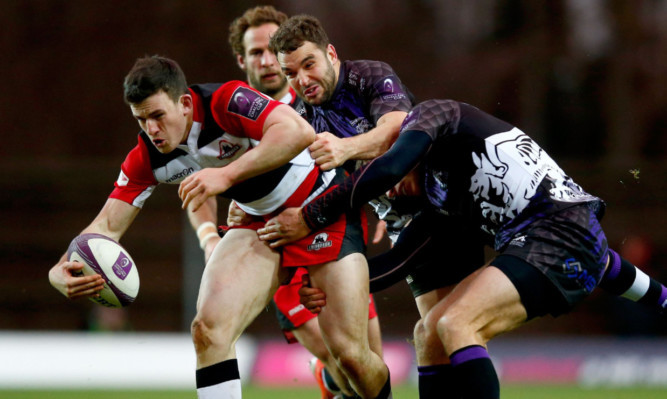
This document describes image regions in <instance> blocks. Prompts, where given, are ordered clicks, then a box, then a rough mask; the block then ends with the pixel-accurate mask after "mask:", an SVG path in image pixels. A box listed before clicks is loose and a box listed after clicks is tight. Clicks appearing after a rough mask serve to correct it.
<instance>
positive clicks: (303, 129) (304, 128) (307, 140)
mask: <svg viewBox="0 0 667 399" xmlns="http://www.w3.org/2000/svg"><path fill="white" fill-rule="evenodd" d="M298 137H299V139H298V140H297V142H298V145H299V148H301V149H302V150H303V149H305V148H308V146H309V145H311V144H313V143H314V142H315V140H316V139H317V134H316V133H315V130H314V129H313V127H312V126H310V125H309V124H308V123H307V122H305V121H304V122H303V123H301V124H300V126H299V135H298Z"/></svg>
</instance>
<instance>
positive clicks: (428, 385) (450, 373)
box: [417, 364, 460, 399]
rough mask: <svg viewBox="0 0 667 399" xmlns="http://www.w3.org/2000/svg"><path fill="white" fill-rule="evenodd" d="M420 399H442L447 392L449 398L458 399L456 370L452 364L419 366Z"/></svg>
mask: <svg viewBox="0 0 667 399" xmlns="http://www.w3.org/2000/svg"><path fill="white" fill-rule="evenodd" d="M417 371H418V372H419V399H430V398H442V397H443V393H444V392H447V396H446V397H447V398H452V399H456V398H459V397H460V395H458V393H457V389H456V388H457V386H456V379H455V378H454V369H453V367H452V365H451V364H435V365H432V366H419V367H417Z"/></svg>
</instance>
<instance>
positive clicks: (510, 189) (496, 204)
mask: <svg viewBox="0 0 667 399" xmlns="http://www.w3.org/2000/svg"><path fill="white" fill-rule="evenodd" d="M485 145H486V148H485V151H484V152H482V153H479V154H477V153H474V152H473V153H472V161H473V163H474V165H475V166H476V167H477V170H476V171H475V173H474V174H473V175H472V177H471V178H470V193H471V194H472V196H473V199H474V200H475V202H476V203H479V206H480V207H481V210H482V216H483V217H484V219H485V220H488V221H490V222H491V223H493V224H495V225H499V224H502V223H504V222H505V220H506V219H507V218H514V217H516V216H517V215H518V214H519V213H520V212H521V211H522V210H523V209H524V208H525V207H526V206H527V205H528V203H529V202H530V199H531V198H532V197H533V196H534V195H535V193H536V192H537V188H538V187H539V186H540V184H541V183H542V181H543V180H545V178H546V179H548V183H549V195H550V196H551V197H552V198H554V199H557V200H560V201H567V200H570V199H574V198H577V197H580V196H581V194H582V193H583V194H585V193H584V192H583V190H581V187H579V186H577V185H576V184H574V182H572V179H570V178H569V177H567V176H566V175H565V173H564V172H563V170H562V169H561V168H560V167H559V166H558V165H557V164H556V162H554V160H553V159H551V157H549V155H548V154H546V153H545V152H544V151H543V150H542V148H540V147H539V146H538V145H537V143H535V142H534V141H533V140H532V139H531V138H530V137H528V136H527V135H526V134H525V133H523V132H522V131H521V130H519V129H517V128H514V129H512V130H510V131H509V132H504V133H499V134H494V135H493V136H490V137H488V138H487V139H486V140H485ZM513 193H515V194H516V195H515V194H513Z"/></svg>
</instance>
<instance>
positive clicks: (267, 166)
mask: <svg viewBox="0 0 667 399" xmlns="http://www.w3.org/2000/svg"><path fill="white" fill-rule="evenodd" d="M314 140H315V131H314V130H313V128H312V127H311V126H310V125H309V124H308V122H306V120H305V119H303V118H302V117H301V116H299V114H297V113H296V111H294V110H293V109H292V108H291V107H290V106H289V105H285V104H281V105H279V106H277V107H276V108H274V109H273V111H271V113H270V114H269V115H268V117H267V118H266V121H265V122H264V129H263V136H262V139H261V140H260V142H259V145H258V146H257V147H255V148H253V149H252V150H251V151H248V152H246V153H245V154H243V155H242V156H241V157H239V158H238V159H237V160H235V161H234V162H232V163H230V164H229V165H227V166H225V167H223V168H207V169H203V170H201V171H199V172H197V173H194V174H192V175H190V176H188V177H187V178H186V179H185V180H183V181H182V182H181V184H180V187H179V189H178V194H179V196H180V197H181V200H182V201H183V208H184V209H185V208H187V207H188V205H190V203H191V202H192V206H191V207H192V209H193V211H196V210H197V209H198V208H199V207H200V206H201V204H202V203H203V202H204V201H205V199H206V198H208V197H210V196H213V195H216V194H221V193H224V192H225V191H227V190H228V189H229V188H230V187H231V186H233V185H234V184H236V183H239V182H241V181H244V180H247V179H249V178H251V177H255V176H258V175H260V174H262V173H265V172H268V171H270V170H273V169H276V168H278V167H280V166H282V165H284V164H286V163H288V162H289V161H290V160H292V159H293V158H294V157H295V156H297V155H298V154H299V153H300V152H301V151H303V150H304V149H305V148H307V147H308V146H309V145H310V144H311V143H312V142H313V141H314Z"/></svg>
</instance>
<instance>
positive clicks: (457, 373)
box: [449, 345, 500, 399]
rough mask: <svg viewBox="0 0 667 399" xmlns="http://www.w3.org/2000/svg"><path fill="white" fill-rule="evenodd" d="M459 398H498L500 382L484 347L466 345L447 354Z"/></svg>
mask: <svg viewBox="0 0 667 399" xmlns="http://www.w3.org/2000/svg"><path fill="white" fill-rule="evenodd" d="M449 359H450V360H451V362H452V369H453V371H454V377H455V378H456V381H457V382H458V384H457V385H458V387H459V388H458V390H459V393H460V395H461V396H460V398H475V399H498V398H499V397H500V382H499V381H498V375H497V374H496V370H495V369H494V368H493V363H491V357H489V353H488V352H487V351H486V349H485V348H484V347H482V346H479V345H471V346H466V347H464V348H461V349H459V350H457V351H456V352H454V353H452V354H451V355H450V356H449Z"/></svg>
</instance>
